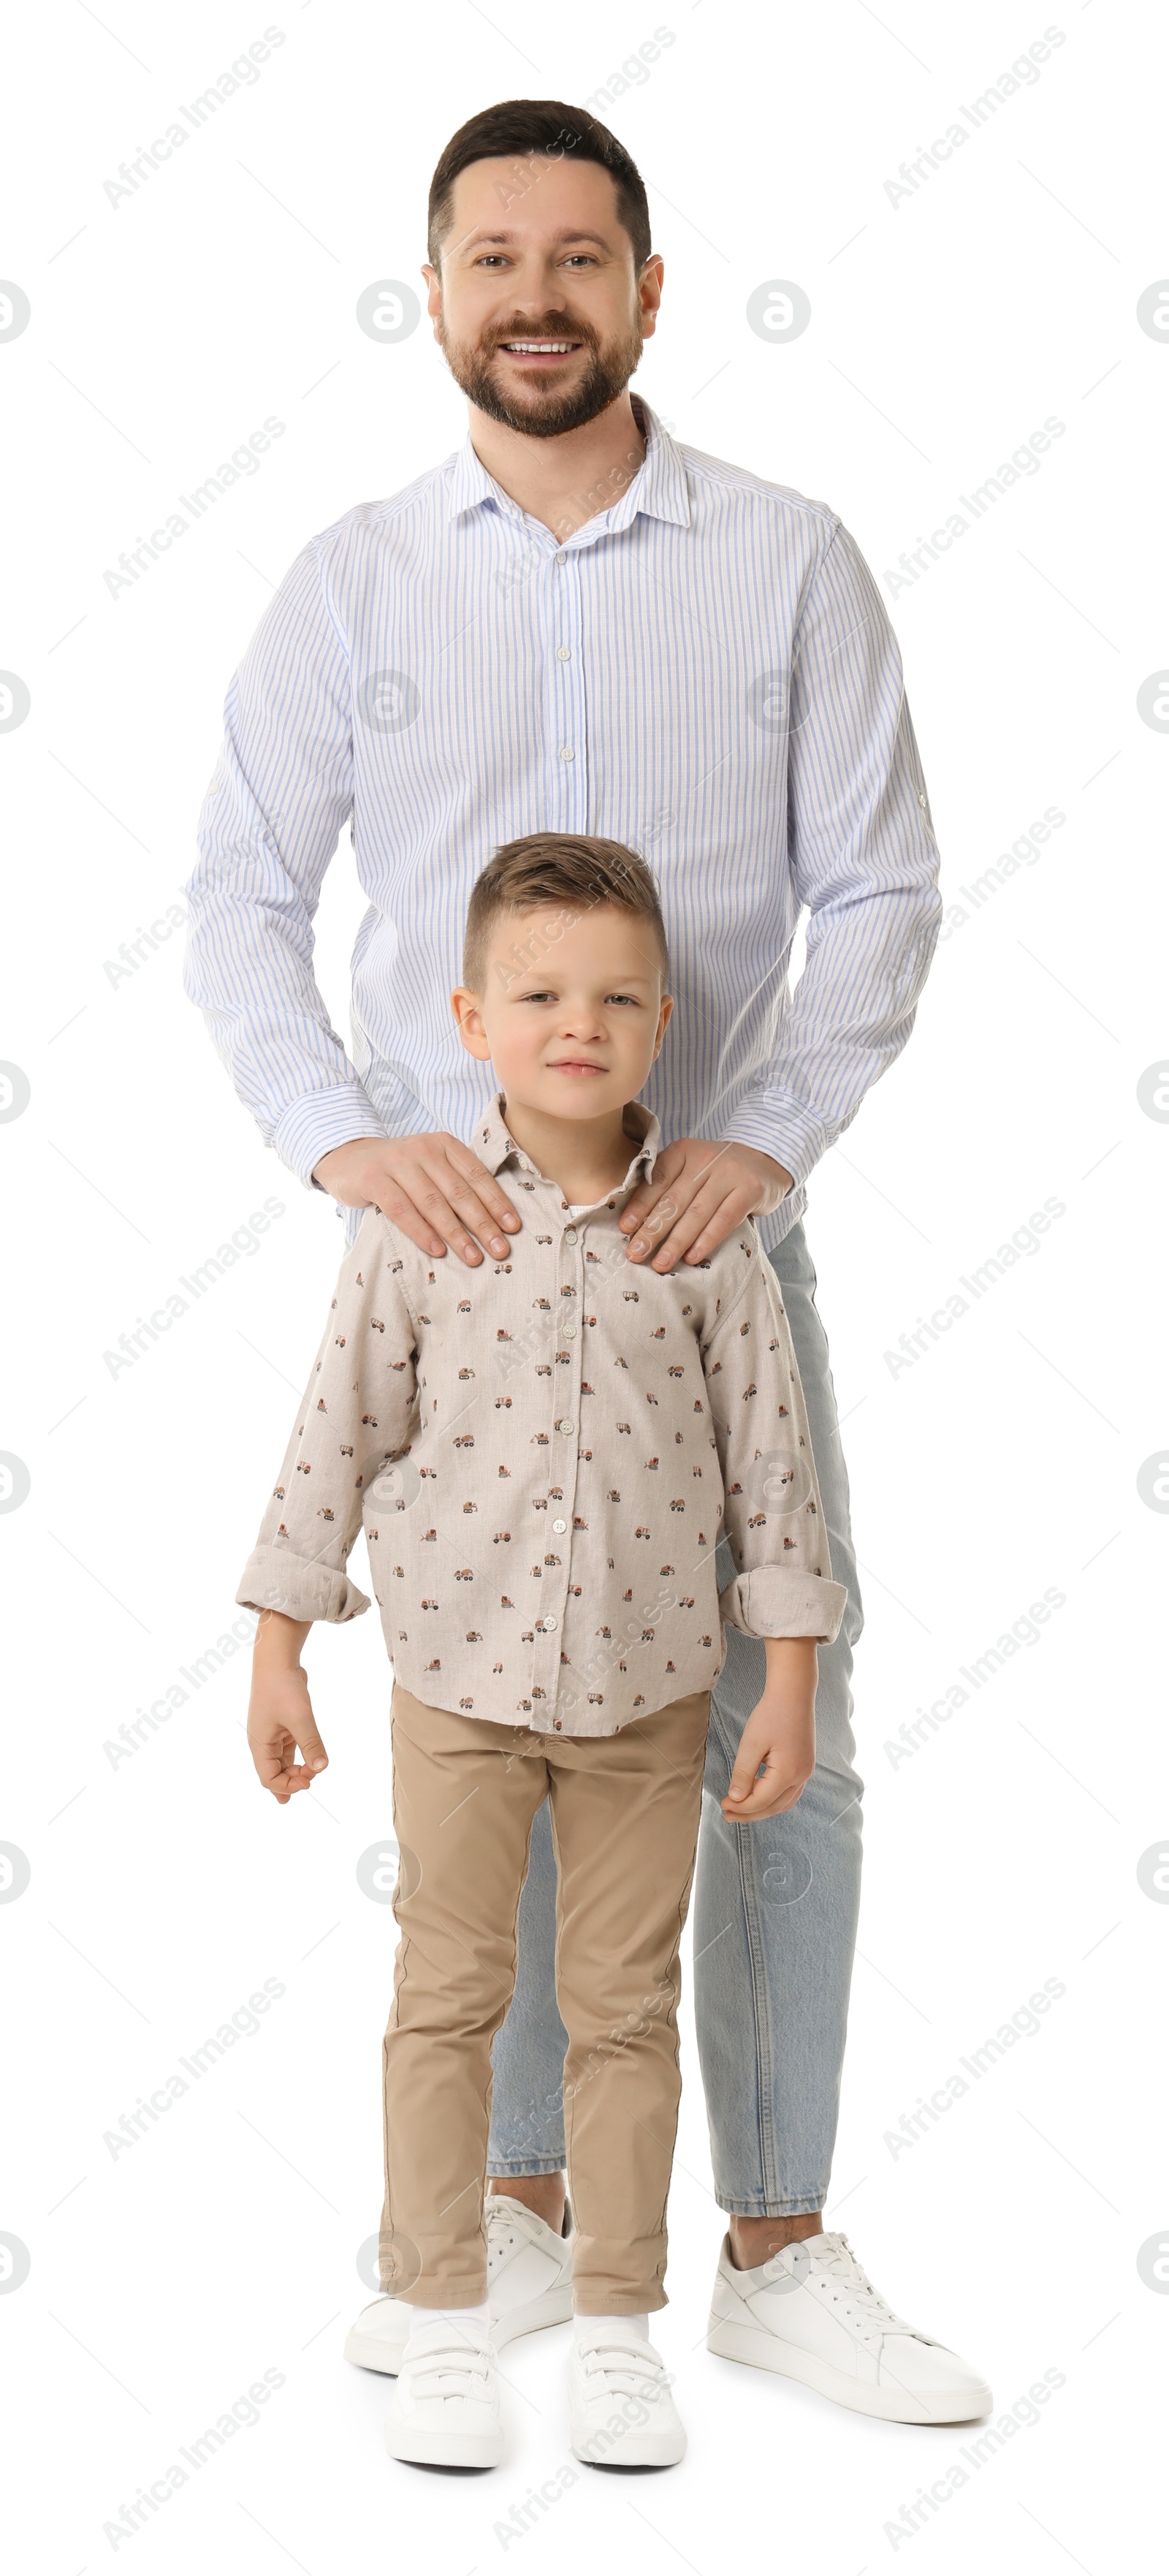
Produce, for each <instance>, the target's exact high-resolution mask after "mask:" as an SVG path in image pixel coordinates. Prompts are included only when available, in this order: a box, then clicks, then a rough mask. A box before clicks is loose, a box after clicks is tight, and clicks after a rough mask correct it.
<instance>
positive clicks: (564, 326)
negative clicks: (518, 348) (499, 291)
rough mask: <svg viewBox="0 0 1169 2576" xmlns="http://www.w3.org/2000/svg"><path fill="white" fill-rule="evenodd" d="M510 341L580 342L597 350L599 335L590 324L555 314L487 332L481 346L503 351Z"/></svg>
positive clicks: (565, 314)
mask: <svg viewBox="0 0 1169 2576" xmlns="http://www.w3.org/2000/svg"><path fill="white" fill-rule="evenodd" d="M508 340H579V341H581V343H582V344H583V346H584V347H585V348H586V349H595V348H596V346H597V334H596V332H595V331H594V329H593V327H592V324H591V323H589V322H574V321H572V319H571V318H570V316H569V315H568V314H567V313H556V314H553V315H552V317H551V319H548V318H547V317H546V318H545V319H544V321H542V322H513V323H512V324H511V326H510V328H509V329H507V330H502V331H486V332H484V334H483V338H482V341H481V343H480V346H481V347H482V348H484V349H491V350H495V349H502V348H503V346H504V344H505V342H506V341H508Z"/></svg>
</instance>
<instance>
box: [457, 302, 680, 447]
mask: <svg viewBox="0 0 1169 2576" xmlns="http://www.w3.org/2000/svg"><path fill="white" fill-rule="evenodd" d="M507 340H579V341H580V343H581V346H582V348H583V349H584V350H585V352H586V353H587V356H588V364H587V366H586V368H585V372H584V374H583V376H582V377H581V378H580V381H579V383H577V384H576V385H575V386H573V388H572V389H571V391H568V392H563V393H562V392H558V391H557V390H556V389H555V388H549V387H546V386H544V385H539V384H537V385H533V387H532V391H531V393H530V394H529V395H528V396H527V398H526V399H525V398H523V397H520V398H516V397H514V396H510V395H508V394H505V393H504V392H503V391H502V390H501V388H500V386H499V384H498V383H497V381H496V378H495V375H494V373H493V367H494V362H495V356H496V352H497V350H499V349H501V348H502V347H503V345H504V343H505V341H507ZM438 342H439V347H440V348H441V350H442V353H443V356H444V358H445V359H446V362H447V365H448V367H449V368H450V371H451V374H452V376H453V377H454V380H455V383H456V384H457V385H458V387H459V389H460V391H461V392H462V393H465V395H466V397H467V400H468V402H472V403H474V405H475V407H476V410H478V411H482V412H486V414H487V417H488V419H489V420H498V421H502V423H503V425H504V427H505V429H518V430H520V431H522V433H523V434H524V436H525V437H527V438H562V437H563V436H564V434H565V432H566V430H570V429H583V428H584V427H585V425H586V423H587V422H588V421H590V420H596V418H597V416H598V413H600V412H603V411H607V410H608V408H609V405H610V403H612V402H615V401H616V399H617V396H618V394H623V393H624V391H625V388H626V385H627V384H628V382H629V379H630V377H631V375H632V374H633V371H634V369H635V367H636V366H637V363H638V360H639V359H640V357H641V353H642V349H643V346H644V339H643V334H642V331H641V328H640V325H639V324H636V323H635V324H633V325H632V326H631V328H630V329H629V330H628V331H627V332H625V333H622V334H619V335H618V337H616V338H615V339H612V340H608V341H606V342H605V343H604V344H602V342H601V341H600V340H599V339H598V337H597V334H596V332H595V331H594V330H593V329H592V327H591V325H590V324H588V323H584V322H572V321H570V320H569V319H568V317H567V316H566V315H565V314H563V313H557V314H553V316H552V317H551V319H550V320H545V321H543V322H541V324H540V325H539V328H538V329H535V330H534V329H533V328H532V325H531V323H530V322H528V323H521V324H520V326H519V327H518V329H514V330H511V331H496V332H493V333H492V334H491V337H490V339H489V340H486V339H485V340H479V341H474V342H463V341H460V340H451V339H449V338H448V336H447V330H446V324H445V321H444V320H443V318H442V317H441V316H440V318H439V324H438ZM568 363H570V362H569V361H566V364H568Z"/></svg>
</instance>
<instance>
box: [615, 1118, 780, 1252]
mask: <svg viewBox="0 0 1169 2576" xmlns="http://www.w3.org/2000/svg"><path fill="white" fill-rule="evenodd" d="M793 1187H794V1183H793V1180H792V1175H791V1173H790V1172H786V1171H785V1170H784V1167H783V1164H782V1163H777V1162H776V1161H775V1160H774V1159H773V1157H772V1156H771V1155H770V1154H761V1153H759V1152H758V1150H757V1148H756V1147H755V1146H754V1145H736V1144H725V1145H720V1144H719V1143H718V1142H717V1141H716V1140H715V1139H713V1138H712V1137H710V1136H678V1137H675V1140H674V1142H673V1144H672V1145H667V1146H665V1147H664V1148H663V1151H662V1152H661V1153H660V1154H658V1155H657V1157H656V1159H655V1162H654V1168H653V1179H652V1180H650V1181H643V1182H642V1183H641V1184H640V1186H639V1187H638V1188H637V1189H635V1190H634V1192H633V1195H632V1197H631V1199H630V1200H629V1204H628V1206H627V1207H625V1208H624V1209H623V1210H622V1213H621V1217H620V1220H619V1222H620V1224H621V1227H622V1230H623V1232H625V1233H626V1234H628V1235H629V1236H630V1237H631V1241H630V1244H629V1258H630V1260H631V1261H647V1260H648V1261H649V1266H650V1268H651V1270H672V1269H673V1267H674V1264H675V1262H676V1261H690V1262H695V1261H705V1260H706V1259H707V1257H708V1255H709V1254H710V1253H712V1252H713V1251H714V1249H715V1247H716V1245H717V1244H720V1243H722V1242H723V1241H724V1240H725V1238H726V1236H727V1235H728V1234H732V1233H733V1232H734V1229H735V1227H736V1226H737V1225H741V1224H742V1222H743V1219H744V1217H747V1216H769V1215H770V1213H771V1210H772V1209H773V1208H777V1207H778V1206H779V1203H780V1200H781V1199H785V1198H786V1197H787V1194H788V1191H789V1190H790V1189H792V1188H793ZM651 1255H652V1258H651Z"/></svg>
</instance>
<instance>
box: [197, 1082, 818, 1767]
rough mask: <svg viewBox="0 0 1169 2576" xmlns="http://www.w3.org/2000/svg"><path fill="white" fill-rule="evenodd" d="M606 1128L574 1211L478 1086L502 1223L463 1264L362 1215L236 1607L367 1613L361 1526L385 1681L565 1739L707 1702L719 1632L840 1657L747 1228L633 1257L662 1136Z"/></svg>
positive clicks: (769, 1294) (812, 1479)
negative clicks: (503, 1253) (813, 1644)
mask: <svg viewBox="0 0 1169 2576" xmlns="http://www.w3.org/2000/svg"><path fill="white" fill-rule="evenodd" d="M625 1130H626V1134H627V1136H628V1137H629V1140H630V1143H631V1144H632V1145H634V1146H635V1147H636V1148H637V1150H636V1152H635V1153H634V1157H633V1160H632V1162H631V1163H630V1166H629V1170H628V1172H627V1174H626V1177H625V1180H624V1181H623V1182H622V1184H621V1187H620V1189H616V1190H612V1191H611V1192H610V1193H609V1194H608V1196H607V1197H606V1198H604V1199H600V1200H598V1201H597V1202H596V1204H595V1206H593V1207H591V1208H589V1209H588V1210H587V1211H586V1212H585V1213H583V1214H574V1213H573V1211H572V1210H570V1209H569V1207H568V1205H567V1202H566V1201H565V1199H564V1197H563V1196H562V1193H561V1191H560V1189H559V1187H558V1185H557V1184H556V1183H555V1182H554V1181H550V1180H548V1179H546V1178H545V1177H544V1175H543V1174H542V1173H541V1172H539V1171H537V1169H536V1167H535V1165H534V1163H533V1162H532V1161H531V1160H530V1158H529V1156H528V1155H527V1154H525V1153H524V1152H523V1151H522V1150H521V1148H520V1147H519V1146H518V1145H517V1144H516V1143H515V1141H514V1139H513V1138H512V1137H511V1136H510V1135H509V1133H508V1130H507V1125H506V1121H505V1115H504V1098H503V1094H502V1093H497V1094H496V1098H495V1100H494V1102H493V1103H492V1106H491V1108H490V1110H489V1111H488V1112H487V1113H486V1114H485V1117H484V1119H483V1121H482V1123H481V1124H480V1126H479V1128H478V1129H477V1131H476V1134H475V1137H474V1140H473V1141H474V1145H475V1150H476V1152H477V1153H478V1154H479V1156H480V1159H481V1160H482V1161H483V1162H484V1163H485V1164H486V1165H487V1168H488V1170H489V1171H492V1172H495V1173H497V1174H499V1175H500V1176H501V1177H502V1179H503V1182H504V1186H505V1187H506V1188H507V1190H508V1194H509V1196H513V1197H514V1198H515V1200H516V1204H517V1206H518V1208H519V1211H520V1214H521V1215H522V1218H523V1224H522V1228H521V1230H520V1232H519V1233H518V1234H516V1235H515V1236H514V1237H513V1238H512V1239H511V1241H510V1243H509V1247H508V1252H507V1257H506V1259H503V1260H500V1261H495V1260H492V1259H491V1258H490V1257H485V1259H484V1260H483V1262H482V1263H481V1265H480V1266H479V1267H478V1268H477V1269H468V1268H467V1267H466V1265H465V1263H464V1262H462V1261H460V1260H456V1258H455V1256H454V1255H453V1254H452V1253H448V1254H447V1255H446V1257H445V1258H444V1259H440V1260H438V1261H433V1260H431V1259H430V1258H429V1256H428V1255H427V1254H426V1253H424V1252H421V1251H419V1249H418V1247H417V1245H416V1244H414V1243H412V1242H411V1240H410V1238H409V1236H408V1235H406V1234H403V1233H402V1232H401V1230H400V1229H399V1228H398V1227H396V1226H394V1225H392V1224H391V1223H390V1222H389V1219H388V1218H386V1217H384V1216H383V1215H382V1214H381V1212H380V1210H378V1209H377V1208H369V1209H368V1210H367V1211H366V1214H365V1217H364V1219H363V1221H362V1226H361V1231H360V1233H359V1235H358V1237H357V1241H356V1243H355V1244H354V1246H353V1249H352V1251H351V1252H350V1253H349V1254H348V1255H347V1257H346V1259H345V1261H344V1262H343V1263H342V1265H341V1272H340V1276H339V1278H338V1281H337V1290H336V1295H335V1296H334V1299H333V1303H332V1306H331V1308H330V1312H329V1319H328V1322H327V1324H326V1326H325V1331H324V1336H323V1339H322V1342H321V1346H320V1350H319V1352H318V1355H317V1360H316V1363H315V1366H314V1368H313V1372H312V1376H311V1377H310V1379H309V1383H308V1386H307V1388H306V1391H305V1395H304V1398H303V1401H302V1403H301V1405H300V1406H299V1407H298V1411H297V1421H296V1428H295V1430H294V1431H293V1434H292V1437H291V1439H290V1441H289V1444H288V1449H287V1453H286V1456H285V1459H284V1464H283V1466H282V1468H281V1471H280V1476H279V1479H278V1481H277V1484H276V1488H275V1491H274V1493H273V1495H272V1499H271V1501H270V1502H269V1504H268V1508H267V1510H266V1512H265V1514H264V1518H263V1521H262V1523H261V1526H260V1532H259V1536H258V1539H257V1542H256V1546H255V1548H254V1550H253V1552H252V1555H251V1556H250V1557H249V1559H248V1563H247V1565H246V1567H245V1569H244V1574H243V1577H242V1580H241V1582H240V1586H239V1590H238V1592H237V1593H236V1599H237V1601H240V1602H243V1603H244V1604H245V1606H247V1607H249V1608H252V1609H256V1610H261V1609H266V1608H275V1609H280V1610H284V1611H286V1612H287V1613H288V1614H289V1616H290V1617H292V1618H296V1619H332V1620H340V1619H352V1618H354V1617H356V1616H357V1614H358V1613H359V1612H360V1611H363V1610H368V1608H369V1602H368V1600H367V1598H366V1595H365V1594H364V1593H363V1592H359V1591H358V1589H357V1586H356V1584H355V1583H353V1582H352V1581H351V1579H350V1576H349V1574H348V1572H347V1570H346V1568H347V1560H348V1557H349V1553H350V1550H351V1548H352V1546H353V1543H354V1540H355V1538H356V1536H357V1533H358V1530H359V1529H360V1528H361V1527H362V1525H363V1524H364V1528H365V1535H366V1541H367V1545H368V1549H369V1562H370V1567H371V1571H372V1578H373V1588H374V1591H375V1593H376V1595H377V1601H378V1607H379V1609H380V1611H381V1617H382V1627H383V1630H384V1633H385V1639H386V1644H387V1647H388V1649H389V1652H390V1657H391V1660H392V1662H393V1665H394V1669H395V1672H396V1674H397V1676H398V1679H399V1680H400V1681H401V1682H402V1683H403V1684H404V1686H405V1688H406V1689H407V1690H409V1691H411V1692H412V1693H413V1694H414V1696H415V1697H416V1698H417V1699H420V1700H423V1701H425V1702H427V1703H428V1704H429V1705H430V1706H431V1707H439V1708H448V1709H454V1710H457V1711H461V1712H462V1713H464V1714H465V1715H468V1716H472V1717H481V1718H491V1719H494V1720H495V1721H496V1722H498V1723H500V1724H504V1725H510V1726H515V1725H521V1726H522V1725H527V1726H529V1727H531V1728H532V1729H533V1730H534V1731H538V1732H540V1733H546V1732H548V1731H550V1730H551V1729H553V1728H555V1729H556V1730H557V1731H558V1732H561V1733H563V1734H565V1735H611V1734H615V1733H616V1732H617V1730H618V1729H619V1728H620V1727H622V1726H626V1725H628V1723H629V1722H630V1720H631V1719H633V1718H635V1717H637V1716H639V1715H644V1716H650V1715H651V1714H652V1713H653V1711H654V1710H655V1709H660V1708H665V1707H667V1706H668V1705H669V1703H670V1702H671V1700H676V1699H682V1698H685V1697H686V1696H688V1694H689V1693H690V1692H692V1691H697V1690H708V1689H710V1688H711V1687H712V1686H713V1684H714V1682H715V1681H716V1680H717V1678H718V1674H719V1672H720V1671H721V1669H722V1663H723V1656H724V1637H723V1629H722V1623H723V1621H724V1620H725V1621H728V1622H729V1623H730V1624H731V1626H733V1627H737V1628H742V1629H745V1630H747V1632H748V1633H749V1634H753V1635H755V1636H760V1637H817V1638H820V1639H821V1640H823V1641H831V1639H832V1638H834V1637H835V1635H836V1633H837V1630H838V1628H839V1626H840V1621H841V1618H842V1616H843V1612H844V1605H845V1599H846V1594H845V1589H844V1586H843V1584H840V1583H835V1582H834V1581H833V1580H832V1567H831V1563H830V1561H829V1553H828V1541H827V1535H826V1532H825V1528H824V1521H823V1515H822V1512H821V1508H820V1494H819V1488H818V1485H817V1481H816V1470H815V1464H814V1461H813V1458H812V1447H811V1441H810V1438H809V1434H808V1423H807V1416H806V1413H805V1410H804V1398H803V1390H802V1388H801V1386H800V1381H799V1375H798V1372H797V1368H796V1361H795V1353H794V1351H793V1349H792V1344H791V1336H790V1333H789V1330H788V1324H787V1319H786V1316H785V1314H784V1311H783V1306H782V1302H781V1297H780V1289H779V1282H778V1280H777V1279H776V1276H775V1273H774V1271H773V1270H772V1268H771V1264H770V1262H769V1261H768V1260H767V1257H766V1254H765V1253H763V1252H762V1251H761V1250H760V1248H759V1243H758V1238H757V1235H756V1231H755V1225H754V1221H753V1220H752V1219H748V1220H747V1222H746V1223H745V1224H744V1225H741V1226H739V1227H737V1228H736V1230H735V1231H734V1233H733V1234H731V1235H729V1236H728V1237H727V1239H726V1241H725V1242H723V1243H720V1244H719V1246H718V1248H717V1250H716V1251H715V1252H713V1253H712V1254H711V1256H710V1258H709V1260H707V1261H703V1262H699V1263H698V1264H696V1265H695V1266H694V1267H693V1268H689V1267H687V1266H686V1265H685V1264H681V1265H679V1267H678V1268H677V1269H675V1270H673V1271H670V1272H666V1273H662V1272H660V1271H655V1270H653V1269H651V1268H650V1267H649V1266H648V1265H647V1264H645V1263H641V1262H636V1263H635V1262H631V1261H630V1260H629V1259H628V1258H627V1254H626V1242H627V1237H626V1236H624V1235H623V1234H621V1233H620V1231H619V1228H618V1223H617V1220H618V1217H619V1215H620V1212H621V1210H622V1208H623V1207H624V1205H625V1203H626V1200H627V1199H628V1197H629V1196H630V1193H631V1192H632V1191H633V1189H635V1188H636V1186H637V1184H638V1183H639V1181H640V1180H641V1179H642V1177H643V1175H646V1176H648V1174H649V1173H650V1172H651V1171H652V1168H653V1163H654V1158H655V1156H656V1154H657V1151H658V1148H659V1144H660V1137H661V1130H660V1127H659V1124H658V1121H657V1119H656V1118H655V1117H653V1116H651V1114H650V1112H649V1111H648V1110H647V1109H645V1107H644V1106H643V1105H642V1104H641V1103H640V1102H638V1101H633V1102H631V1103H630V1104H629V1106H628V1108H627V1109H626V1111H625ZM724 1515H725V1526H726V1534H727V1537H728V1539H729V1541H730V1546H731V1551H732V1554H733V1557H734V1561H735V1564H736V1566H737V1567H738V1572H737V1574H736V1576H735V1579H734V1581H733V1582H732V1583H730V1584H729V1585H728V1586H727V1588H726V1590H725V1591H724V1592H723V1593H722V1595H721V1596H720V1595H719V1593H718V1591H717V1589H716V1578H715V1564H714V1558H715V1548H716V1545H717V1543H718V1540H719V1537H720V1535H721V1534H722V1531H723V1526H724Z"/></svg>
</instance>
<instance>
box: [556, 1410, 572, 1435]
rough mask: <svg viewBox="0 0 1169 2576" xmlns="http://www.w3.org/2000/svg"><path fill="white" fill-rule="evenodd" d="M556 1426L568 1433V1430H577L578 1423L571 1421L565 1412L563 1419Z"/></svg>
mask: <svg viewBox="0 0 1169 2576" xmlns="http://www.w3.org/2000/svg"><path fill="white" fill-rule="evenodd" d="M556 1428H557V1430H558V1431H563V1432H564V1433H565V1434H566V1435H567V1433H568V1432H570V1431H575V1429H576V1424H575V1422H570V1421H569V1419H568V1415H567V1414H565V1415H564V1418H563V1420H562V1421H560V1422H558V1423H557V1425H556Z"/></svg>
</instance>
